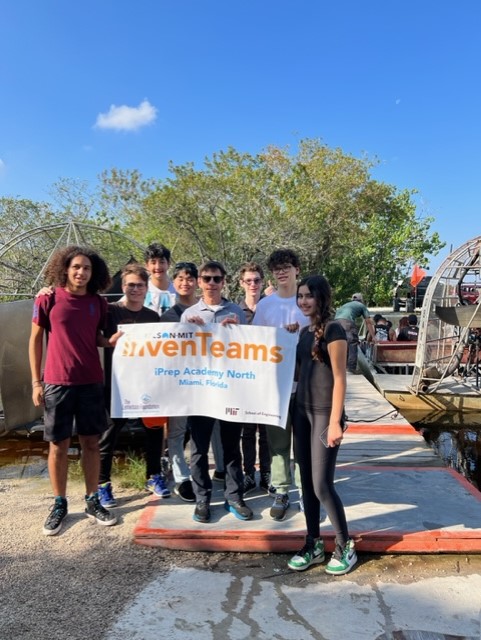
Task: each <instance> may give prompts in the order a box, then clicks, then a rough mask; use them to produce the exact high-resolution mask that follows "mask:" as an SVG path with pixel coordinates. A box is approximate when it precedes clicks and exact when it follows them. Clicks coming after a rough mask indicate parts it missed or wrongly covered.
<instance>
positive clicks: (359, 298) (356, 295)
mask: <svg viewBox="0 0 481 640" xmlns="http://www.w3.org/2000/svg"><path fill="white" fill-rule="evenodd" d="M352 299H353V300H357V301H358V302H362V303H363V304H364V298H363V297H362V293H353V294H352Z"/></svg>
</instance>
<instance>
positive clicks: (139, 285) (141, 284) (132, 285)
mask: <svg viewBox="0 0 481 640" xmlns="http://www.w3.org/2000/svg"><path fill="white" fill-rule="evenodd" d="M125 286H126V287H127V289H143V288H144V287H146V286H147V285H146V284H145V282H129V283H128V284H126V285H125Z"/></svg>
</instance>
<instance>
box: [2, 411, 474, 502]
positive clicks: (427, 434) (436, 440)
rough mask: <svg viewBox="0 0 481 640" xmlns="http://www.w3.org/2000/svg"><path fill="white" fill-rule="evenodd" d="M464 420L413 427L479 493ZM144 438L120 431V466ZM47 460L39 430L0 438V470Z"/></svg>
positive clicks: (135, 429)
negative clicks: (453, 423)
mask: <svg viewBox="0 0 481 640" xmlns="http://www.w3.org/2000/svg"><path fill="white" fill-rule="evenodd" d="M438 419H439V418H438ZM465 419H466V420H469V421H470V422H472V423H473V424H460V425H456V426H453V425H451V424H450V418H448V417H447V416H446V415H444V416H443V418H442V419H441V420H440V421H439V422H434V423H432V424H429V425H428V426H427V425H425V424H423V425H420V424H415V423H413V425H414V426H415V427H416V429H417V430H418V431H419V433H421V435H422V436H423V437H424V439H425V440H426V442H427V443H428V444H429V445H430V446H431V447H432V448H433V449H434V451H435V452H436V453H437V454H438V455H439V457H440V458H441V459H442V460H443V462H444V464H445V465H446V466H447V467H449V468H451V469H455V470H456V471H458V472H459V473H460V474H461V475H463V476H464V477H465V478H466V479H467V480H468V481H469V482H470V483H471V484H473V485H474V486H475V487H476V488H477V489H478V490H480V491H481V416H479V417H477V416H472V415H471V416H469V418H468V417H467V416H465ZM143 437H144V429H143V428H142V427H139V426H136V424H135V423H134V422H132V423H129V424H128V425H126V426H125V427H124V428H123V429H122V431H121V432H120V435H119V440H118V442H117V449H116V452H115V456H116V458H117V460H118V462H119V463H120V464H122V463H123V462H125V459H126V458H127V457H128V455H129V454H130V453H131V452H134V453H137V454H141V453H142V452H143V444H144V440H143ZM47 456H48V442H44V440H43V432H42V429H41V428H36V429H34V430H31V431H27V430H26V429H19V430H16V431H11V432H10V433H9V434H8V435H7V436H4V437H3V438H0V467H1V466H6V465H11V464H16V465H19V464H20V465H23V466H24V467H25V468H26V467H27V465H30V464H33V463H38V462H39V461H44V462H45V468H46V460H47ZM69 458H70V459H71V460H78V459H79V458H80V448H79V445H78V440H77V438H75V437H74V438H72V443H71V447H70V449H69Z"/></svg>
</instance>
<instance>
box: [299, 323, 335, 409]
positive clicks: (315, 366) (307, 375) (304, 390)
mask: <svg viewBox="0 0 481 640" xmlns="http://www.w3.org/2000/svg"><path fill="white" fill-rule="evenodd" d="M336 340H347V337H346V332H345V331H344V329H343V327H342V326H341V325H340V324H339V322H336V321H332V322H328V323H327V325H326V329H325V332H324V336H323V337H322V338H321V344H320V346H321V357H322V360H314V359H313V358H312V348H313V346H314V332H312V331H309V330H308V329H303V330H302V331H301V335H300V337H299V342H298V344H297V352H296V362H297V379H298V382H297V392H296V403H297V404H301V405H304V406H305V407H309V409H310V410H313V411H315V412H318V411H319V412H320V411H327V410H330V408H331V406H332V389H333V386H334V378H333V376H332V369H331V361H330V358H329V353H328V351H327V345H328V344H330V343H331V342H335V341H336Z"/></svg>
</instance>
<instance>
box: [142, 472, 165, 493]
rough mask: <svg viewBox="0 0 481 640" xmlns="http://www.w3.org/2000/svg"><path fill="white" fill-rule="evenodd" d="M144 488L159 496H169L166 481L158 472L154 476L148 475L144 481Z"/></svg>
mask: <svg viewBox="0 0 481 640" xmlns="http://www.w3.org/2000/svg"><path fill="white" fill-rule="evenodd" d="M145 488H146V489H147V491H150V493H153V494H155V495H156V496H158V497H159V498H170V490H169V489H168V488H167V482H166V481H165V478H164V476H163V475H161V474H160V473H159V474H156V475H155V476H150V478H149V479H148V480H147V482H146V483H145Z"/></svg>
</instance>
